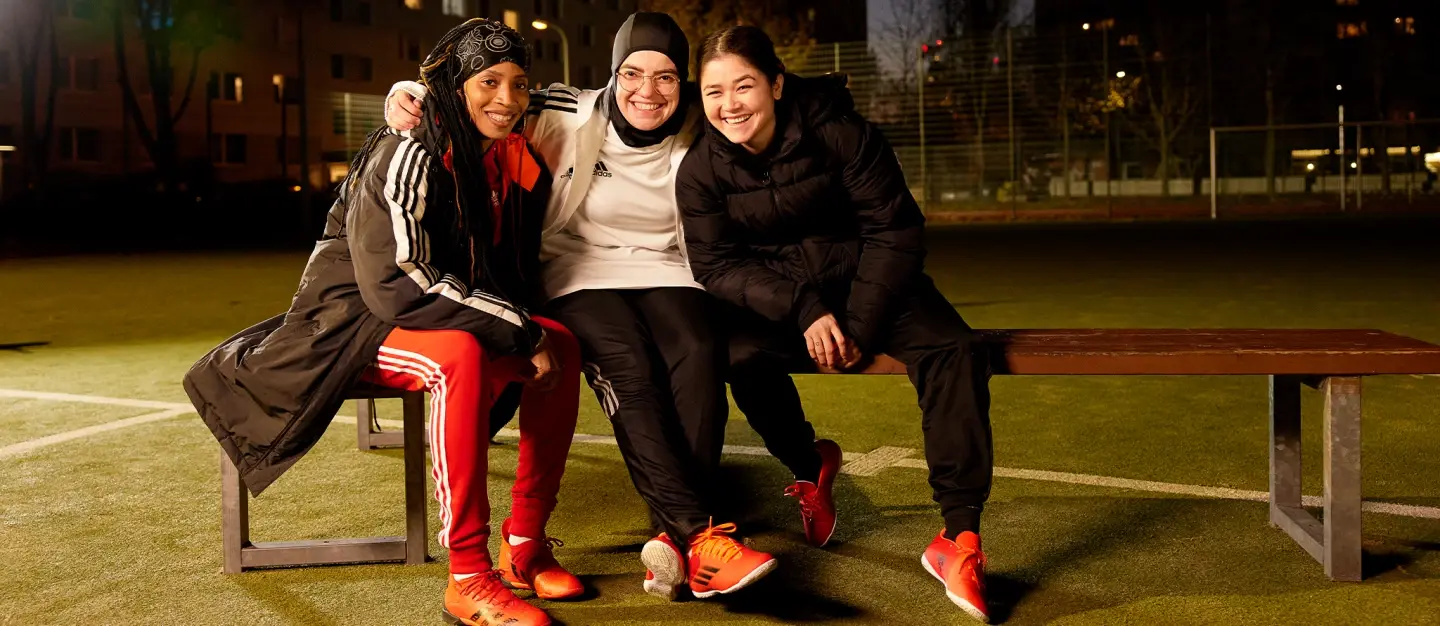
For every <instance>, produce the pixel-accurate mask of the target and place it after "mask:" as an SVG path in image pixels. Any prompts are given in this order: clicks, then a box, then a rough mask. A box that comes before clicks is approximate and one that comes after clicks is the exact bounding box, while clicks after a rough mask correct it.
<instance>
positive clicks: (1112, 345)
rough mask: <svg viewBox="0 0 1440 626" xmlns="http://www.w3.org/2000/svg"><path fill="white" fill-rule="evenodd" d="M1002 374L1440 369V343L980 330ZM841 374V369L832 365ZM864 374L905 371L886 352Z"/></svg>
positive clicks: (1232, 333) (1271, 334)
mask: <svg viewBox="0 0 1440 626" xmlns="http://www.w3.org/2000/svg"><path fill="white" fill-rule="evenodd" d="M976 336H977V338H978V340H979V341H980V342H981V343H982V344H983V345H984V346H986V347H987V348H989V353H990V358H991V362H992V365H993V367H994V370H995V373H996V374H1017V375H1067V374H1094V375H1127V374H1153V375H1231V374H1254V375H1300V376H1306V375H1311V376H1317V375H1374V374H1440V345H1435V344H1431V343H1426V342H1424V341H1420V340H1418V339H1412V338H1410V337H1404V336H1401V335H1396V334H1392V333H1387V332H1384V331H1379V330H1353V329H1338V330H1332V329H1314V330H1306V329H1283V330H1267V329H1084V328H1077V329H1048V330H1047V329H1023V330H977V331H976ZM826 373H833V372H826ZM856 373H863V374H904V373H905V366H904V365H903V364H901V363H900V362H898V361H896V360H894V359H892V358H890V357H888V356H885V355H880V356H879V357H877V358H876V359H875V360H874V361H873V362H872V363H870V364H869V365H868V366H866V367H865V368H864V369H863V370H861V371H860V372H856Z"/></svg>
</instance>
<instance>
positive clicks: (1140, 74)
mask: <svg viewBox="0 0 1440 626" xmlns="http://www.w3.org/2000/svg"><path fill="white" fill-rule="evenodd" d="M1108 40H1109V41H1110V42H1111V45H1110V46H1106V45H1105V42H1106V41H1107V35H1106V34H1104V33H1102V32H1101V29H1099V28H1096V29H1092V30H1086V31H1077V34H1074V35H1065V34H1057V35H1053V36H1046V35H1036V34H1034V32H1033V30H1031V29H1018V28H1017V29H1013V30H1006V29H1001V30H999V31H996V33H995V34H994V35H993V36H989V37H976V38H969V39H965V40H954V41H946V40H929V41H925V42H914V43H909V44H890V45H887V44H884V43H864V42H856V43H839V44H821V45H811V46H805V47H792V48H786V49H783V50H782V51H781V56H782V58H783V59H784V60H785V61H786V62H787V65H788V66H789V67H790V69H791V70H792V71H794V72H796V73H798V74H801V75H816V74H823V73H828V72H843V73H846V74H848V75H849V77H850V83H849V85H850V90H851V93H852V94H853V96H854V97H855V100H856V104H857V107H858V108H859V111H860V113H861V114H862V115H864V116H865V117H866V118H867V119H869V120H870V121H872V122H874V123H875V124H877V125H878V126H879V127H880V128H881V129H882V130H883V132H884V133H885V135H886V137H887V138H888V139H889V140H890V142H891V144H892V145H893V146H894V148H895V151H896V152H897V154H898V156H899V158H900V161H901V163H902V165H903V166H904V169H905V174H906V178H907V182H908V183H909V185H910V187H911V189H912V190H913V191H914V193H915V196H916V198H917V199H918V200H920V201H921V202H922V205H923V206H924V207H925V208H926V211H927V213H932V214H935V213H952V214H954V213H957V212H965V213H971V214H981V213H991V212H1000V213H1009V214H1011V215H1012V216H1013V215H1020V214H1021V213H1022V212H1026V211H1030V212H1042V211H1046V210H1053V211H1062V212H1080V213H1091V214H1099V215H1108V216H1118V217H1124V216H1146V215H1153V216H1163V215H1166V214H1176V215H1187V216H1188V215H1192V214H1193V215H1196V216H1200V215H1208V214H1210V213H1211V212H1212V206H1211V199H1210V197H1209V196H1210V184H1209V179H1210V166H1211V163H1210V162H1211V146H1210V138H1209V134H1210V133H1209V129H1210V127H1211V126H1212V124H1211V123H1210V121H1211V117H1212V115H1213V113H1212V112H1211V108H1210V98H1211V97H1212V96H1213V94H1214V93H1216V92H1217V91H1223V90H1225V89H1228V88H1230V87H1229V86H1228V85H1224V84H1222V85H1220V86H1216V85H1213V84H1211V79H1210V78H1209V77H1210V76H1211V75H1212V72H1211V68H1210V67H1209V65H1208V63H1209V59H1207V58H1206V57H1204V56H1194V57H1178V58H1177V57H1164V56H1162V55H1160V54H1158V53H1156V52H1152V51H1148V50H1145V49H1144V46H1143V43H1142V42H1141V41H1140V40H1139V39H1137V38H1130V37H1115V36H1114V35H1113V34H1110V35H1108ZM1337 123H1338V120H1337ZM1311 126H1313V128H1305V129H1289V128H1284V127H1282V128H1280V129H1277V130H1276V131H1275V132H1271V133H1266V132H1264V131H1263V130H1255V129H1245V130H1246V132H1240V130H1239V129H1229V132H1226V131H1223V130H1222V132H1221V133H1220V134H1219V135H1218V140H1217V154H1216V159H1215V160H1216V162H1217V164H1218V170H1217V171H1218V173H1219V177H1218V180H1219V183H1220V185H1219V186H1220V196H1219V197H1218V198H1217V203H1216V204H1217V205H1219V209H1220V210H1221V211H1224V210H1225V209H1226V207H1229V208H1232V209H1238V208H1241V207H1244V208H1245V210H1254V209H1256V207H1257V206H1259V203H1257V202H1255V199H1256V198H1255V197H1256V196H1257V195H1258V196H1260V197H1261V198H1262V199H1263V200H1264V203H1265V204H1270V205H1280V204H1284V203H1286V202H1289V203H1290V204H1292V205H1295V206H1299V207H1301V208H1302V209H1305V210H1311V211H1312V212H1313V211H1314V210H1320V211H1331V210H1337V211H1338V210H1339V207H1338V203H1339V200H1338V199H1339V187H1338V184H1339V183H1338V176H1335V175H1331V176H1330V177H1329V178H1334V179H1336V180H1329V179H1328V178H1326V174H1325V172H1326V170H1325V169H1324V167H1325V166H1322V165H1316V164H1314V163H1313V162H1314V159H1313V158H1311V155H1314V154H1317V152H1316V151H1324V150H1333V149H1337V148H1338V145H1337V144H1338V142H1337V129H1338V126H1337V125H1336V124H1330V125H1328V126H1326V125H1325V124H1316V125H1311ZM1380 128H1383V129H1384V130H1383V131H1381V130H1380ZM1380 128H1377V129H1376V131H1377V132H1374V133H1372V132H1371V129H1370V128H1369V127H1368V126H1367V127H1366V128H1365V129H1364V130H1362V131H1361V132H1362V135H1363V137H1362V139H1361V141H1362V142H1363V145H1362V149H1361V154H1360V156H1359V159H1358V162H1357V163H1356V164H1355V166H1354V169H1352V171H1351V172H1350V173H1349V174H1350V175H1352V176H1353V175H1355V174H1360V175H1361V176H1362V178H1363V180H1361V181H1359V185H1360V186H1359V187H1356V186H1354V184H1355V182H1356V181H1353V180H1352V181H1351V183H1352V185H1351V186H1349V187H1347V188H1346V189H1347V194H1349V195H1350V196H1353V195H1354V193H1355V190H1356V189H1361V190H1362V191H1361V193H1362V194H1372V193H1373V194H1374V195H1375V196H1376V199H1375V200H1374V201H1373V202H1372V208H1376V207H1378V206H1379V204H1376V203H1378V202H1379V199H1378V198H1379V196H1381V195H1385V196H1386V197H1387V200H1386V203H1387V204H1389V205H1393V204H1395V203H1396V202H1404V203H1409V204H1423V203H1425V202H1427V201H1431V200H1435V199H1436V197H1435V196H1434V186H1435V185H1434V183H1433V180H1434V175H1435V171H1436V170H1437V169H1440V162H1437V159H1440V154H1434V153H1435V152H1436V150H1437V149H1436V147H1435V146H1436V145H1437V142H1440V135H1437V132H1436V131H1440V125H1433V124H1426V123H1415V122H1409V123H1396V124H1391V125H1388V126H1381V127H1380ZM1347 132H1349V133H1350V140H1349V141H1350V142H1351V144H1350V146H1349V148H1348V150H1349V152H1348V153H1347V154H1349V155H1350V156H1349V157H1345V158H1348V159H1351V160H1355V156H1356V155H1355V153H1354V150H1355V144H1354V141H1355V129H1354V128H1353V127H1352V128H1349V129H1348V130H1347ZM1382 133H1383V135H1382ZM1267 136H1268V139H1267ZM1402 146H1409V147H1410V152H1409V153H1406V152H1404V148H1403V147H1402ZM1427 154H1430V156H1429V157H1427V156H1426V155H1427ZM1379 155H1386V156H1387V158H1381V157H1380V156H1379ZM1340 159H1341V157H1340V156H1338V153H1336V154H1335V155H1332V160H1334V161H1335V162H1336V163H1339V162H1340ZM1427 159H1429V161H1428V165H1427ZM1266 163H1269V164H1270V165H1269V169H1268V170H1267V169H1266V165H1265V164H1266ZM1307 164H1311V169H1309V170H1306V169H1305V168H1306V167H1307ZM1347 165H1348V163H1347ZM1267 175H1269V177H1270V179H1273V180H1274V181H1275V182H1274V183H1267V182H1266V180H1267V179H1266V176H1267ZM1317 177H1318V179H1317ZM1382 177H1383V179H1384V181H1387V182H1382ZM1307 178H1308V179H1311V180H1309V182H1307ZM1317 180H1318V182H1317ZM1272 186H1273V189H1274V191H1273V192H1272ZM1332 187H1333V189H1332ZM1307 190H1308V192H1307ZM1318 190H1326V193H1330V192H1332V191H1333V194H1332V195H1333V199H1334V203H1335V205H1336V206H1335V207H1330V206H1327V205H1321V204H1316V203H1315V202H1312V201H1310V200H1307V199H1306V197H1305V195H1304V194H1305V193H1310V194H1316V193H1319V191H1318ZM1355 204H1356V202H1355V201H1354V199H1353V197H1352V198H1351V201H1350V202H1349V205H1348V207H1347V208H1348V209H1351V210H1353V209H1355V208H1356V207H1355ZM1436 204H1437V205H1440V203H1436ZM1276 208H1278V210H1280V211H1282V212H1290V208H1293V207H1285V206H1277V207H1276ZM1433 208H1440V206H1436V207H1433Z"/></svg>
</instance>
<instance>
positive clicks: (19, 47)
mask: <svg viewBox="0 0 1440 626" xmlns="http://www.w3.org/2000/svg"><path fill="white" fill-rule="evenodd" d="M6 4H7V5H8V6H7V7H6V8H7V10H6V11H5V12H3V13H0V25H3V26H5V27H4V28H0V34H3V35H4V40H5V41H7V42H11V43H12V44H13V46H14V50H15V53H16V54H15V58H16V60H17V65H18V66H19V70H20V146H19V148H20V163H21V172H20V174H21V179H22V183H23V184H24V185H26V186H29V185H36V184H39V183H40V182H41V181H43V180H44V178H45V174H46V172H47V171H48V170H49V165H50V143H51V140H52V138H53V135H54V131H55V92H56V91H58V90H59V88H60V84H61V82H62V81H63V80H64V78H65V76H66V73H67V72H68V71H69V68H68V67H62V65H61V62H60V48H59V44H58V42H57V41H56V35H55V6H54V2H52V1H49V0H44V1H41V0H32V1H27V2H7V3H6ZM42 70H43V71H44V72H45V73H43V74H42Z"/></svg>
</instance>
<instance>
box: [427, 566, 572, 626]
mask: <svg viewBox="0 0 1440 626" xmlns="http://www.w3.org/2000/svg"><path fill="white" fill-rule="evenodd" d="M449 578H450V585H449V586H448V587H446V588H445V608H444V610H442V611H441V615H442V616H443V617H444V618H445V623H447V624H464V625H465V626H490V625H492V624H505V625H506V626H549V625H550V616H548V615H546V614H545V612H544V611H541V610H540V609H537V608H535V607H533V606H530V605H529V604H526V603H525V601H524V600H521V599H520V598H517V597H515V594H514V593H512V592H511V591H510V590H509V589H506V588H505V585H504V584H503V583H501V582H500V572H497V571H495V570H490V571H488V572H484V573H481V574H476V575H474V576H471V577H469V578H466V579H465V580H455V577H454V576H450V577H449Z"/></svg>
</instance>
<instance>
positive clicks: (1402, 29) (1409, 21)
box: [1395, 17, 1415, 35]
mask: <svg viewBox="0 0 1440 626" xmlns="http://www.w3.org/2000/svg"><path fill="white" fill-rule="evenodd" d="M1395 30H1396V32H1399V33H1400V34H1402V35H1414V34H1415V18H1413V17H1405V18H1400V17H1397V18H1395Z"/></svg>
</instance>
